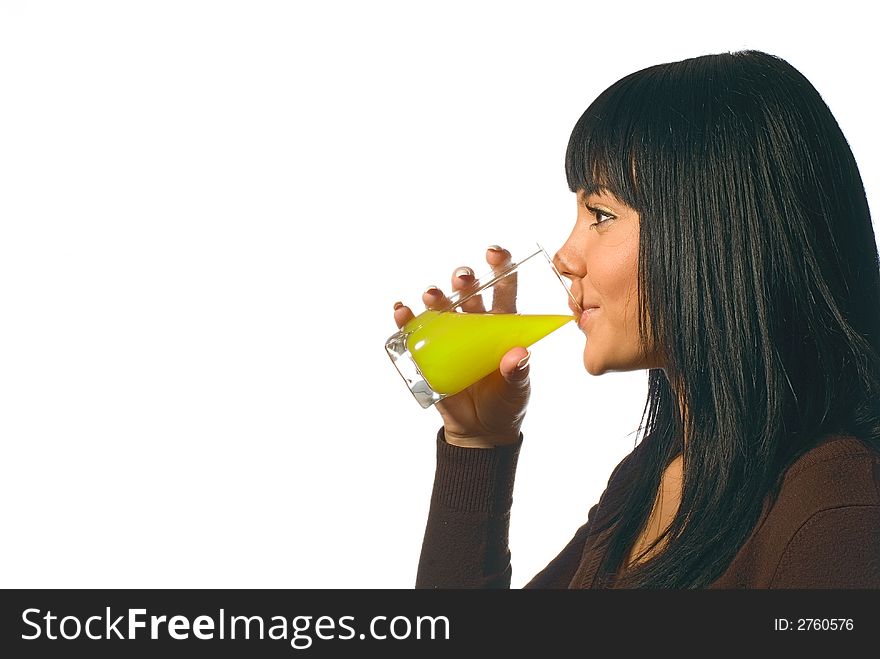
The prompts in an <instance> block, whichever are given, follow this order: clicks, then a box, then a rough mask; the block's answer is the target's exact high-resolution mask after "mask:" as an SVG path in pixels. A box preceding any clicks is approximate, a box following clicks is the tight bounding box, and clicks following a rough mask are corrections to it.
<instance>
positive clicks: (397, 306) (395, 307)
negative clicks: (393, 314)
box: [394, 302, 403, 311]
mask: <svg viewBox="0 0 880 659" xmlns="http://www.w3.org/2000/svg"><path fill="white" fill-rule="evenodd" d="M402 306H403V302H395V303H394V310H395V311H397V310H398V309H400V307H402Z"/></svg>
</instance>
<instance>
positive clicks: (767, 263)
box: [565, 50, 880, 588]
mask: <svg viewBox="0 0 880 659" xmlns="http://www.w3.org/2000/svg"><path fill="white" fill-rule="evenodd" d="M565 169H566V176H567V178H568V185H569V188H570V189H571V190H572V191H573V192H577V191H580V190H583V191H585V192H587V193H591V192H595V191H598V190H600V189H605V190H607V191H610V192H611V193H613V194H614V195H615V196H617V197H618V198H619V199H620V200H622V201H623V202H625V203H626V204H628V205H629V206H631V207H632V208H634V209H635V210H636V211H638V212H639V214H640V236H639V237H640V246H639V274H638V277H639V311H640V313H639V316H640V325H639V333H640V337H641V341H642V345H643V347H645V346H649V345H650V346H653V347H657V348H659V349H660V351H661V352H662V354H663V355H664V356H665V363H666V368H665V369H662V370H661V369H652V370H650V371H649V372H648V380H649V383H648V384H649V387H648V398H647V401H646V405H645V411H644V416H643V418H642V425H641V426H640V430H642V431H643V433H644V435H643V439H642V444H643V446H640V447H639V448H640V449H641V450H640V451H639V454H640V458H641V459H640V463H639V465H638V468H637V470H638V474H637V476H636V477H635V478H634V479H633V482H632V485H631V486H630V488H629V492H628V496H627V497H626V498H625V503H624V504H623V505H622V507H621V508H620V510H618V511H616V513H615V514H614V515H612V516H611V517H609V518H608V520H607V524H608V526H614V527H615V530H614V532H613V533H612V534H611V536H610V540H609V546H608V551H607V553H606V558H605V561H604V563H603V565H602V566H600V569H599V582H598V583H599V585H611V584H612V583H613V585H615V586H617V587H654V588H701V587H705V586H707V585H709V584H710V583H711V582H712V581H713V580H714V579H716V578H717V577H718V576H720V575H721V573H723V572H724V570H725V569H726V568H727V566H728V565H729V564H730V562H731V560H732V559H733V557H734V555H735V554H736V552H737V550H738V549H739V548H740V546H741V545H742V543H743V542H744V540H745V539H746V538H747V536H748V535H749V533H750V532H751V531H752V529H753V528H754V525H755V523H756V522H757V520H758V519H759V517H760V514H761V512H762V508H763V504H764V502H765V500H766V499H767V497H768V496H769V497H770V498H771V500H772V497H775V495H776V493H777V492H778V488H779V485H780V483H781V476H782V474H783V473H784V471H785V468H786V467H787V466H788V465H790V464H791V463H792V462H793V461H794V460H795V459H796V458H797V457H798V456H799V455H801V454H803V453H804V452H806V451H807V450H809V448H811V447H812V446H813V445H815V443H816V442H817V441H819V440H820V439H822V438H823V437H825V436H827V435H829V434H846V435H851V436H853V437H855V438H857V439H858V440H860V441H862V442H864V443H865V445H866V446H869V447H871V448H874V449H877V448H878V445H880V395H878V394H880V266H878V256H877V245H876V241H875V237H874V231H873V227H872V224H871V216H870V211H869V209H868V202H867V199H866V196H865V191H864V186H863V184H862V179H861V176H860V174H859V171H858V167H857V165H856V162H855V159H854V157H853V154H852V151H851V150H850V147H849V145H848V143H847V141H846V139H845V137H844V135H843V133H842V131H841V129H840V127H839V126H838V124H837V122H836V120H835V119H834V117H833V115H832V113H831V111H830V109H829V108H828V106H827V105H826V104H825V102H824V101H823V99H822V98H821V96H820V95H819V93H818V92H817V91H816V89H815V88H814V87H813V85H812V84H811V83H810V82H809V81H808V80H807V79H806V78H805V77H804V76H803V75H802V74H801V73H800V72H799V71H797V70H796V69H795V68H794V67H792V66H791V65H790V64H789V63H788V62H786V61H785V60H783V59H781V58H779V57H775V56H772V55H769V54H767V53H762V52H759V51H753V50H749V51H740V52H734V53H723V54H717V55H706V56H701V57H695V58H691V59H687V60H683V61H680V62H672V63H668V64H661V65H657V66H652V67H650V68H647V69H644V70H641V71H638V72H635V73H633V74H631V75H628V76H626V77H625V78H622V79H621V80H619V81H618V82H616V83H615V84H614V85H612V86H611V87H609V88H608V89H607V90H605V91H604V92H603V93H602V94H601V95H600V96H599V97H598V98H597V99H596V100H595V101H594V102H593V103H592V104H591V105H590V107H589V108H588V109H587V110H586V111H585V112H584V114H583V115H582V116H581V117H580V119H579V120H578V122H577V124H576V125H575V127H574V130H573V131H572V134H571V138H570V140H569V144H568V149H567V152H566V160H565ZM683 410H684V412H683ZM683 438H686V440H685V439H683ZM679 454H681V455H682V458H683V464H684V467H685V470H684V481H683V484H682V495H681V502H680V505H679V508H678V512H677V514H676V516H675V519H674V520H673V522H672V523H671V525H670V527H669V528H668V529H667V531H666V533H665V534H664V536H662V540H664V541H665V548H664V549H663V550H662V551H660V552H659V553H656V554H655V555H654V556H653V557H652V558H650V559H649V560H646V561H644V562H641V563H637V564H636V565H635V566H634V567H631V568H629V569H621V568H622V567H623V565H624V562H625V560H626V557H627V554H628V550H629V548H630V547H631V546H632V544H633V542H634V540H635V538H636V537H637V535H638V534H639V532H640V531H641V530H642V529H643V527H644V525H645V523H646V520H647V518H648V515H649V513H650V511H651V508H652V504H653V503H654V499H655V496H656V494H657V491H658V487H659V484H660V477H661V473H662V471H663V469H664V468H665V467H666V466H667V465H668V464H669V463H670V462H671V460H672V459H673V458H675V457H676V456H677V455H679ZM655 544H656V543H655Z"/></svg>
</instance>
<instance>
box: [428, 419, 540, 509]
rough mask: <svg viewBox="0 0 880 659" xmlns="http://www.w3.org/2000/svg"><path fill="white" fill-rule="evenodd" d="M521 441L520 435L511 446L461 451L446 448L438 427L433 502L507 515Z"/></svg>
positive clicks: (511, 497)
mask: <svg viewBox="0 0 880 659" xmlns="http://www.w3.org/2000/svg"><path fill="white" fill-rule="evenodd" d="M522 441H523V435H522V433H520V435H519V441H517V442H516V443H514V444H511V445H510V446H500V447H496V448H462V447H460V446H454V445H452V444H448V443H447V442H446V440H445V438H444V432H443V428H442V427H441V428H440V430H439V432H438V433H437V469H436V473H435V476H434V480H435V488H434V498H435V500H436V502H437V503H440V504H442V505H443V506H444V507H446V508H449V509H452V510H457V511H463V512H484V513H488V514H490V515H498V514H504V513H507V512H509V511H510V507H511V505H512V503H513V483H514V478H515V475H516V463H517V460H518V459H519V450H520V447H521V446H522Z"/></svg>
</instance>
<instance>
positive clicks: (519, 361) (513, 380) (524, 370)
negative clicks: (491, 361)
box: [500, 347, 532, 386]
mask: <svg viewBox="0 0 880 659" xmlns="http://www.w3.org/2000/svg"><path fill="white" fill-rule="evenodd" d="M531 356H532V354H531V353H530V352H529V351H528V350H526V349H525V348H519V347H518V348H511V349H510V350H508V351H507V352H506V353H504V357H502V358H501V366H500V370H501V375H502V376H503V377H504V379H505V380H506V381H507V382H508V383H509V384H512V385H515V386H522V385H524V384H525V383H527V382H528V381H529V358H530V357H531Z"/></svg>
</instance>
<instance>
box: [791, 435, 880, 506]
mask: <svg viewBox="0 0 880 659" xmlns="http://www.w3.org/2000/svg"><path fill="white" fill-rule="evenodd" d="M846 505H880V453H878V452H876V451H874V450H872V449H870V448H868V447H867V446H866V445H865V444H863V443H862V442H860V441H859V440H857V439H855V438H854V437H850V436H846V435H833V436H829V437H826V438H824V439H823V440H822V441H821V442H819V443H818V444H817V445H816V446H814V447H813V448H812V449H811V450H810V451H808V452H807V453H805V454H804V455H802V456H800V458H798V459H797V460H796V461H795V462H794V463H793V464H792V465H791V466H790V467H789V468H788V469H787V470H786V472H785V475H784V477H783V480H782V486H781V488H780V490H779V496H778V497H777V501H776V502H775V504H774V508H779V507H784V508H786V509H792V510H798V511H800V512H801V514H803V513H817V512H821V511H823V510H827V509H829V508H834V507H839V506H846Z"/></svg>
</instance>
